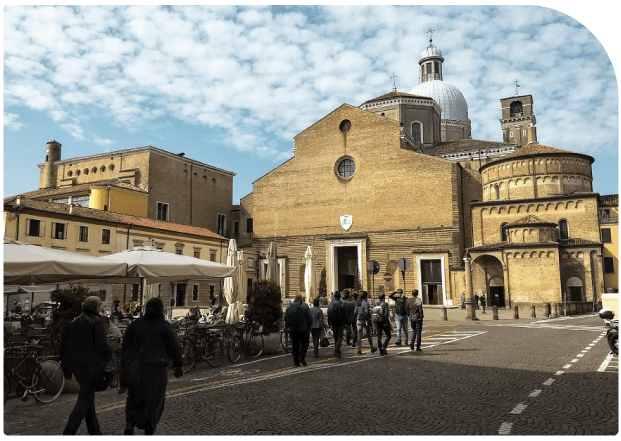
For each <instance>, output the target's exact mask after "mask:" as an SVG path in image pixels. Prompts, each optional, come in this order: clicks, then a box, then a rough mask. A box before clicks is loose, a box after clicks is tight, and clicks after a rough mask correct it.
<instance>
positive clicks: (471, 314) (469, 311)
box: [464, 255, 479, 321]
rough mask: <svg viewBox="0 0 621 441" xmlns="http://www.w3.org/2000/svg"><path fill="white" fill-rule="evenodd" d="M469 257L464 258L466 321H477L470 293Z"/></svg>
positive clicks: (470, 270) (472, 296)
mask: <svg viewBox="0 0 621 441" xmlns="http://www.w3.org/2000/svg"><path fill="white" fill-rule="evenodd" d="M470 262H471V259H470V256H468V255H466V257H464V266H465V272H466V320H473V321H474V320H479V319H478V318H477V313H476V310H475V305H474V295H473V292H472V269H471V266H470Z"/></svg>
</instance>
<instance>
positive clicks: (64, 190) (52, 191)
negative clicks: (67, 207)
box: [4, 179, 148, 202]
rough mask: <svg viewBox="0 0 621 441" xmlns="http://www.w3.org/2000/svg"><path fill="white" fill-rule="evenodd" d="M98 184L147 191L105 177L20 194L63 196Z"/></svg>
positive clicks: (29, 196)
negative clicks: (103, 178) (100, 179)
mask: <svg viewBox="0 0 621 441" xmlns="http://www.w3.org/2000/svg"><path fill="white" fill-rule="evenodd" d="M98 185H105V186H108V185H109V186H111V187H118V188H125V189H128V190H133V191H138V192H140V193H148V192H147V191H146V190H143V189H142V188H140V187H136V186H135V185H132V184H128V183H127V182H119V180H118V179H105V180H102V181H95V182H85V183H83V184H76V185H68V186H66V187H56V188H40V189H38V190H33V191H29V192H26V193H21V196H24V197H27V198H37V199H38V198H47V197H51V196H63V195H69V194H75V193H79V192H86V191H89V190H90V188H91V187H94V186H98ZM7 199H10V200H13V199H15V196H9V197H7V198H5V199H4V200H5V202H6V201H7Z"/></svg>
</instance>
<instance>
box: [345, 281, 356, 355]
mask: <svg viewBox="0 0 621 441" xmlns="http://www.w3.org/2000/svg"><path fill="white" fill-rule="evenodd" d="M355 310H356V301H355V300H354V298H353V297H352V296H350V294H349V293H347V294H346V297H345V311H346V312H347V325H346V326H347V328H346V329H347V346H349V344H350V342H351V347H352V348H355V347H356V344H357V343H358V329H357V327H356V316H355V315H354V311H355Z"/></svg>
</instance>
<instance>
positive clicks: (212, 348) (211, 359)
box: [205, 338, 224, 367]
mask: <svg viewBox="0 0 621 441" xmlns="http://www.w3.org/2000/svg"><path fill="white" fill-rule="evenodd" d="M223 358H224V345H223V344H222V341H221V340H219V339H217V338H210V339H209V341H208V342H207V347H206V353H205V360H207V363H208V364H209V366H211V367H217V366H220V363H222V359H223Z"/></svg>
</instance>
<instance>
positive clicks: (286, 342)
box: [280, 331, 292, 354]
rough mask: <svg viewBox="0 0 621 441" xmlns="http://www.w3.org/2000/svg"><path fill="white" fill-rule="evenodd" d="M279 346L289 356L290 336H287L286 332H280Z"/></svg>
mask: <svg viewBox="0 0 621 441" xmlns="http://www.w3.org/2000/svg"><path fill="white" fill-rule="evenodd" d="M280 345H281V346H282V348H283V350H284V351H285V352H286V353H287V354H289V353H290V352H291V346H292V344H291V334H289V333H288V332H287V331H282V332H281V334H280Z"/></svg>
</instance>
